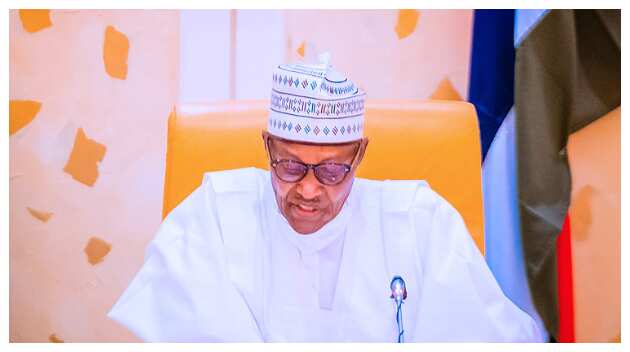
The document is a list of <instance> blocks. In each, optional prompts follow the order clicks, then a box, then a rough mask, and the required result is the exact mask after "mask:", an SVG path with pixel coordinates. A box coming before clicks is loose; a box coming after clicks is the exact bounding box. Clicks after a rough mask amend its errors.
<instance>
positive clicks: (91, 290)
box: [5, 10, 179, 342]
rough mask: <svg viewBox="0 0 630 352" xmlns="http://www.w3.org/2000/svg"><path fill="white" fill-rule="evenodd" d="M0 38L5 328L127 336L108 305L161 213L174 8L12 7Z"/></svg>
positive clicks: (174, 61)
mask: <svg viewBox="0 0 630 352" xmlns="http://www.w3.org/2000/svg"><path fill="white" fill-rule="evenodd" d="M44 15H46V16H47V17H45V16H44ZM46 18H48V19H49V21H46V20H45V19H46ZM36 23H40V24H48V26H47V27H43V26H42V25H39V26H35V24H36ZM37 28H39V30H35V29H37ZM44 28H45V29H44ZM9 50H10V53H9V54H10V68H9V98H10V100H11V102H10V104H9V110H10V131H9V132H10V134H11V136H10V137H9V180H10V181H9V187H10V195H9V204H10V209H9V218H10V225H9V232H10V237H9V253H10V273H9V274H10V292H9V304H10V311H9V320H10V323H9V329H10V331H9V338H10V341H12V342H95V341H112V342H113V341H138V339H137V338H136V337H135V336H133V334H131V333H130V332H128V331H127V330H126V329H125V328H123V327H121V326H119V325H118V324H117V323H115V322H114V321H112V320H110V319H108V318H107V317H106V315H105V314H106V313H107V311H108V310H109V309H110V307H111V306H112V305H113V303H114V302H115V301H116V299H117V298H118V297H119V295H120V294H121V292H122V290H123V289H124V288H125V287H126V286H127V284H128V283H129V281H130V280H131V278H132V277H133V275H134V274H135V272H136V270H137V269H138V268H139V267H140V265H141V264H142V261H143V254H144V248H145V246H146V244H147V243H148V241H149V240H150V239H151V238H152V237H153V236H154V234H155V231H156V230H157V228H158V226H159V224H160V221H161V209H162V189H163V177H164V156H165V155H164V154H165V150H166V126H167V118H168V115H169V112H170V111H171V109H172V108H173V106H174V105H175V104H176V99H177V96H178V83H179V81H178V67H179V53H178V51H179V11H135V10H124V11H102V10H51V11H50V12H48V11H45V12H35V13H32V12H29V11H18V10H11V11H9ZM5 133H6V132H5Z"/></svg>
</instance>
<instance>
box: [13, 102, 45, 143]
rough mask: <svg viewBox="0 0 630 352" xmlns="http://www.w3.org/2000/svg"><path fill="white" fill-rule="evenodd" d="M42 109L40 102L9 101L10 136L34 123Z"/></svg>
mask: <svg viewBox="0 0 630 352" xmlns="http://www.w3.org/2000/svg"><path fill="white" fill-rule="evenodd" d="M41 107H42V104H41V103H40V102H37V101H32V100H11V101H9V135H12V134H14V133H15V132H17V131H19V130H20V129H21V128H22V127H24V126H26V125H27V124H28V123H29V122H31V121H33V119H34V118H35V117H36V116H37V113H38V112H39V109H40V108H41Z"/></svg>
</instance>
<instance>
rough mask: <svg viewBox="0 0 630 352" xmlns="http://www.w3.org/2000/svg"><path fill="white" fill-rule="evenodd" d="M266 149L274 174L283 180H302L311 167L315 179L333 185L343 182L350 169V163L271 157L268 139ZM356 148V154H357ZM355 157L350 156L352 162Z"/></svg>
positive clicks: (292, 181) (290, 181) (291, 181)
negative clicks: (306, 161) (313, 162)
mask: <svg viewBox="0 0 630 352" xmlns="http://www.w3.org/2000/svg"><path fill="white" fill-rule="evenodd" d="M267 149H268V150H269V158H270V159H271V167H273V169H274V170H275V173H276V176H278V178H279V179H280V180H282V181H284V182H289V183H295V182H299V181H300V180H302V179H303V178H304V177H305V176H306V174H307V173H308V170H310V169H312V170H313V173H314V174H315V178H317V180H318V181H319V182H320V183H322V184H324V185H327V186H335V185H338V184H340V183H341V182H343V180H344V179H345V178H346V175H347V174H348V173H349V172H350V170H352V165H348V164H341V163H331V162H324V163H319V164H307V163H303V162H301V161H298V160H291V159H278V160H274V159H273V158H272V157H271V149H270V146H269V139H267ZM358 149H359V148H357V154H358ZM355 158H356V154H355V157H354V158H352V160H353V163H354V159H355Z"/></svg>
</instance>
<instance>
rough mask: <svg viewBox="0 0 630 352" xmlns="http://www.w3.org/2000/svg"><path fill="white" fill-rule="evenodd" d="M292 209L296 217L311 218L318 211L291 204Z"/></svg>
mask: <svg viewBox="0 0 630 352" xmlns="http://www.w3.org/2000/svg"><path fill="white" fill-rule="evenodd" d="M292 207H293V209H294V213H295V215H297V216H298V217H312V216H315V215H316V214H317V213H318V212H319V209H317V208H315V207H312V206H308V205H304V204H292Z"/></svg>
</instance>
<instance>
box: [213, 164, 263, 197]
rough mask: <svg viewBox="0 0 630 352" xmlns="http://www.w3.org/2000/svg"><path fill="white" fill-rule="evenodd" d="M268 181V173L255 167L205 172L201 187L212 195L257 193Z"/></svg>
mask: <svg viewBox="0 0 630 352" xmlns="http://www.w3.org/2000/svg"><path fill="white" fill-rule="evenodd" d="M268 179H269V171H267V170H263V169H258V168H255V167H246V168H240V169H231V170H221V171H211V172H206V173H205V174H204V175H203V181H202V186H203V187H204V188H211V189H212V190H213V191H214V193H219V194H220V193H232V192H257V191H259V190H260V188H261V186H262V185H263V182H265V181H267V180H268Z"/></svg>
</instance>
